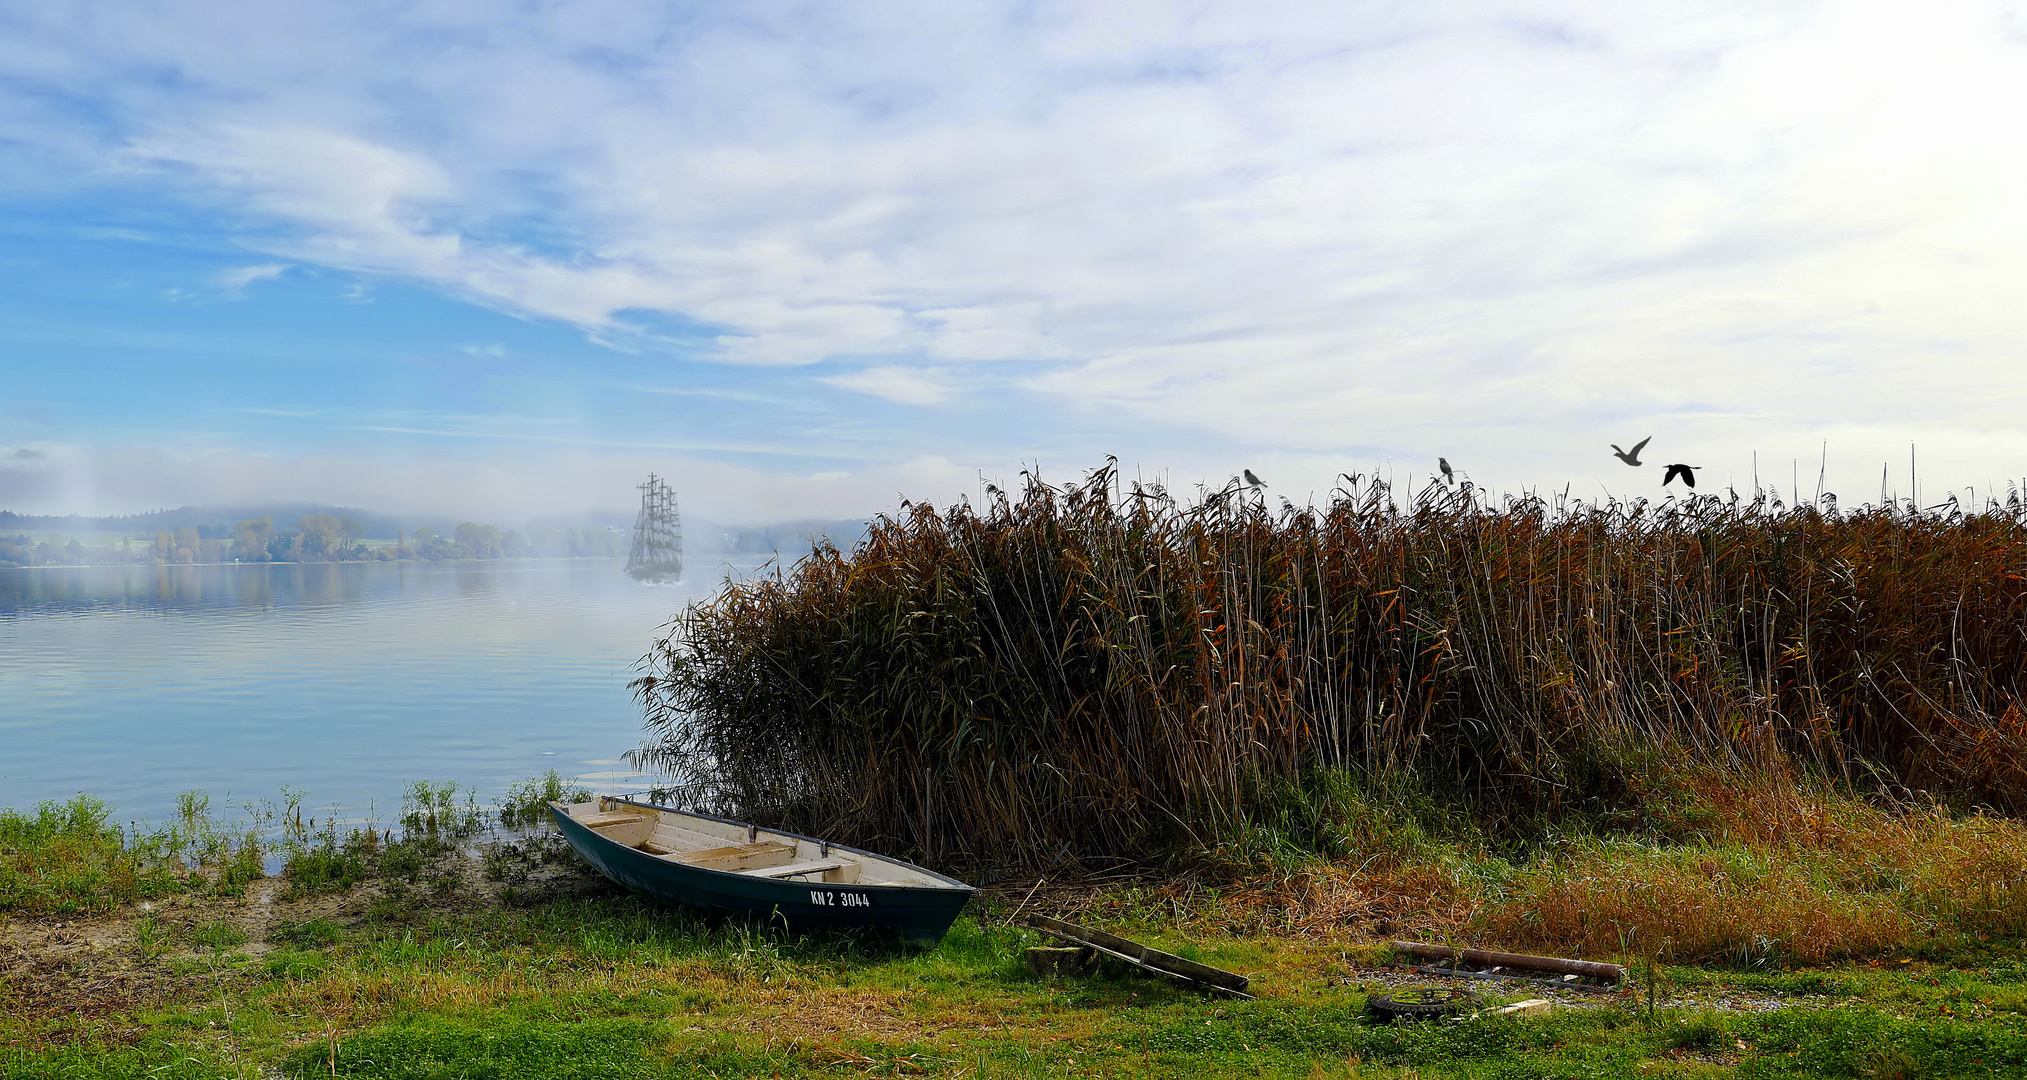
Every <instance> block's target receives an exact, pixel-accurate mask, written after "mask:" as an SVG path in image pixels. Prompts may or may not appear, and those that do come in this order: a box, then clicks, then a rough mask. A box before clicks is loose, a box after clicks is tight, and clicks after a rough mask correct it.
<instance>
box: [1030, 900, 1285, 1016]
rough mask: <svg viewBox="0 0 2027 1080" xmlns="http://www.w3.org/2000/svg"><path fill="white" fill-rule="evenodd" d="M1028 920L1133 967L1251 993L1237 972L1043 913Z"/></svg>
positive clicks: (1246, 995)
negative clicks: (1200, 962) (1184, 957)
mask: <svg viewBox="0 0 2027 1080" xmlns="http://www.w3.org/2000/svg"><path fill="white" fill-rule="evenodd" d="M1028 924H1029V925H1031V926H1033V927H1035V928H1036V929H1038V930H1040V931H1042V932H1043V933H1045V934H1048V935H1050V936H1052V937H1057V938H1061V939H1063V940H1064V941H1071V942H1075V943H1077V944H1078V945H1088V946H1090V947H1091V948H1094V949H1097V950H1098V951H1099V952H1102V953H1104V954H1105V955H1107V956H1110V957H1113V958H1115V959H1119V960H1124V961H1126V962H1127V963H1129V964H1132V965H1133V966H1134V967H1137V968H1142V969H1144V970H1147V971H1152V972H1154V973H1156V974H1158V975H1167V976H1169V977H1171V978H1176V979H1181V980H1183V981H1184V982H1189V983H1195V984H1197V985H1200V986H1203V987H1206V988H1209V989H1212V990H1217V991H1219V992H1221V993H1226V994H1231V995H1233V996H1235V997H1242V998H1249V999H1250V998H1251V997H1252V996H1253V995H1251V994H1249V993H1247V992H1246V988H1247V987H1248V986H1250V985H1252V981H1251V980H1249V979H1247V978H1246V977H1245V976H1244V975H1240V974H1238V973H1237V972H1233V971H1225V970H1223V969H1222V968H1214V967H1211V966H1210V965H1209V964H1199V963H1197V962H1196V961H1194V960H1185V959H1183V958H1182V957H1180V956H1177V955H1175V954H1174V953H1165V952H1162V951H1161V950H1160V949H1150V948H1148V947H1147V946H1145V945H1142V944H1141V943H1139V942H1137V941H1133V940H1131V939H1129V938H1123V937H1120V936H1119V935H1117V934H1108V933H1106V932H1105V931H1103V930H1094V929H1092V928H1091V927H1088V926H1079V925H1077V924H1076V923H1073V922H1064V921H1063V920H1061V919H1051V918H1049V917H1048V916H1046V915H1031V916H1029V917H1028Z"/></svg>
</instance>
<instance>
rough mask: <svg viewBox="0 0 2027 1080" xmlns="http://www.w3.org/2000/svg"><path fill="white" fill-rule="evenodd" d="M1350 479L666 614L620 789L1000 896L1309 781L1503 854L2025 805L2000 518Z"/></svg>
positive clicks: (908, 549) (1116, 511) (815, 570)
mask: <svg viewBox="0 0 2027 1080" xmlns="http://www.w3.org/2000/svg"><path fill="white" fill-rule="evenodd" d="M1024 475H1025V474H1024ZM1343 480H1344V485H1343V487H1342V488H1340V489H1339V490H1338V491H1336V492H1334V493H1333V497H1332V498H1331V500H1330V501H1329V503H1328V504H1327V505H1325V506H1323V507H1321V508H1306V507H1294V506H1290V505H1288V504H1286V503H1285V502H1284V503H1283V505H1282V507H1281V508H1280V509H1279V510H1273V509H1270V508H1269V507H1268V506H1267V505H1266V503H1265V501H1264V500H1262V499H1260V498H1258V497H1257V496H1252V495H1248V494H1247V493H1245V492H1242V491H1240V490H1238V489H1237V488H1231V489H1227V490H1225V491H1220V492H1209V493H1207V494H1206V495H1205V496H1204V497H1203V498H1202V499H1201V500H1199V501H1197V502H1195V503H1192V504H1187V505H1186V504H1184V503H1183V502H1182V501H1179V500H1177V499H1175V498H1173V497H1172V496H1171V495H1170V494H1169V493H1167V492H1166V491H1164V490H1162V489H1161V488H1159V487H1157V486H1153V485H1146V484H1139V483H1128V484H1124V485H1122V484H1121V482H1120V479H1119V477H1118V476H1117V475H1116V472H1115V471H1114V469H1113V468H1112V467H1110V466H1108V467H1106V468H1102V469H1099V470H1096V471H1095V472H1093V473H1091V474H1089V475H1088V476H1087V477H1086V478H1085V479H1084V481H1083V482H1082V483H1078V484H1073V485H1068V486H1063V487H1055V486H1051V485H1049V484H1046V483H1044V482H1042V481H1041V480H1040V479H1039V478H1038V477H1036V476H1033V475H1026V483H1025V486H1024V488H1023V490H1022V491H1021V492H1020V493H1019V494H1018V496H1017V497H1012V498H1009V497H1008V496H1006V495H1004V494H1000V493H996V492H995V493H994V494H993V496H992V497H991V498H990V499H989V500H988V501H987V502H986V504H985V505H984V506H983V507H982V508H977V509H975V508H973V507H971V506H969V505H965V504H960V505H957V506H953V507H949V508H946V509H943V510H940V511H939V510H937V509H934V508H932V507H930V506H927V505H922V504H916V505H912V506H908V505H905V504H904V508H903V510H902V511H901V513H900V514H899V515H898V516H895V517H892V518H882V519H880V520H879V521H877V522H875V523H874V525H873V527H872V529H871V531H870V534H869V536H868V537H867V539H866V540H865V542H864V543H863V544H861V545H859V546H858V547H856V548H855V549H853V550H852V551H851V552H850V553H849V554H847V553H844V552H840V551H838V550H837V549H835V548H833V547H829V546H819V547H817V548H816V549H815V550H814V551H812V552H811V553H810V554H809V555H808V556H807V557H806V558H804V559H802V560H801V561H799V562H798V563H796V564H795V565H794V566H793V567H792V568H791V569H789V570H787V571H786V572H777V573H776V574H774V575H773V576H769V577H763V578H759V579H754V580H748V581H745V582H741V583H737V584H733V585H731V586H729V587H728V588H726V589H725V590H724V591H723V592H722V593H721V594H719V595H718V596H717V597H715V598H714V599H712V600H711V601H709V602H707V603H704V604H701V605H699V606H696V607H694V608H692V609H690V610H689V611H687V612H686V613H685V614H683V615H682V616H681V617H680V618H679V619H678V620H677V622H676V624H675V625H674V628H673V630H672V632H671V633H670V634H669V636H668V637H666V638H665V639H663V640H661V641H659V642H658V643H657V644H656V646H655V649H654V651H653V652H652V653H651V654H650V655H649V656H648V657H647V658H646V660H645V665H646V675H645V676H644V677H643V678H641V679H640V680H638V681H637V682H636V684H635V690H636V694H637V696H638V699H639V700H640V702H641V704H642V706H643V708H644V710H645V714H646V722H647V726H648V730H649V732H650V739H649V741H648V742H647V744H646V745H644V746H643V747H641V748H640V749H639V750H637V751H635V752H634V753H633V754H632V755H631V756H632V758H633V760H634V761H635V762H636V763H637V764H642V765H646V766H651V767H656V768H659V769H662V770H665V771H667V772H668V773H670V774H671V775H673V776H674V777H675V778H677V779H678V780H679V781H680V782H681V785H682V790H683V791H685V792H686V793H687V796H688V798H689V799H690V800H691V801H692V802H693V803H694V804H695V805H698V806H700V807H704V808H709V809H715V810H718V811H720V812H725V813H730V814H733V815H736V816H740V817H745V818H749V819H756V820H761V821H766V822H769V823H775V824H780V825H783V826H785V827H789V828H798V829H802V830H804V831H814V832H820V833H822V834H824V835H827V836H830V837H834V838H837V839H840V840H847V841H851V842H858V843H863V844H867V845H871V846H877V847H883V848H887V849H892V850H904V851H909V852H913V853H915V854H917V855H919V856H921V857H924V858H927V859H931V860H934V861H936V862H937V863H939V864H961V865H971V866H1002V867H1009V868H1020V869H1026V870H1036V869H1039V868H1043V867H1047V866H1051V865H1055V864H1058V863H1060V862H1062V861H1064V860H1069V859H1078V860H1086V861H1087V862H1088V861H1090V860H1124V861H1128V862H1138V863H1145V862H1148V861H1150V860H1154V859H1157V858H1160V857H1163V856H1165V855H1167V854H1170V853H1174V852H1177V851H1182V850H1202V849H1203V848H1204V847H1205V846H1206V845H1208V844H1210V843H1212V842H1213V841H1214V840H1215V839H1216V838H1217V837H1220V836H1225V835H1229V831H1230V829H1231V827H1232V826H1234V825H1238V824H1242V823H1243V822H1244V821H1246V820H1247V817H1248V815H1249V814H1251V813H1252V812H1253V807H1254V805H1255V804H1256V803H1257V799H1258V794H1259V792H1260V791H1261V790H1262V783H1261V782H1262V781H1263V780H1266V781H1271V782H1281V783H1283V784H1284V785H1285V783H1286V782H1288V781H1290V780H1292V779H1293V778H1297V777H1300V776H1303V775H1305V774H1311V773H1313V772H1314V771H1316V770H1342V771H1346V772H1349V773H1352V774H1356V775H1359V776H1362V777H1367V778H1372V779H1375V780H1385V779H1387V778H1402V777H1408V778H1414V779H1415V780H1416V781H1417V782H1418V783H1419V784H1420V785H1422V786H1423V787H1424V788H1425V789H1430V790H1439V791H1443V792H1447V793H1450V794H1452V795H1454V796H1456V797H1457V798H1458V799H1460V800H1461V801H1462V802H1464V803H1466V804H1468V805H1470V806H1472V807H1473V808H1474V809H1475V810H1476V811H1477V812H1478V813H1479V814H1481V815H1486V816H1487V817H1488V819H1489V820H1495V821H1505V822H1509V823H1510V822H1521V821H1527V820H1535V821H1539V820H1545V819H1547V818H1554V817H1557V816H1560V815H1564V814H1568V813H1572V812H1584V811H1586V810H1587V808H1595V807H1596V806H1598V805H1603V804H1606V803H1610V802H1612V801H1613V800H1614V799H1622V798H1624V797H1626V796H1627V793H1628V792H1632V793H1634V794H1635V795H1637V792H1638V790H1639V777H1640V776H1641V775H1643V772H1642V770H1643V768H1644V766H1643V765H1642V764H1641V763H1642V762H1651V761H1652V760H1654V759H1655V755H1656V754H1657V753H1658V754H1661V755H1664V756H1668V757H1670V758H1671V760H1672V759H1678V758H1683V757H1685V756H1686V758H1687V759H1692V760H1698V761H1704V762H1707V763H1709V764H1711V765H1713V766H1718V767H1721V768H1724V769H1728V770H1730V769H1759V770H1774V771H1777V772H1778V771H1781V770H1789V771H1792V770H1795V769H1801V770H1806V771H1809V772H1812V773H1814V774H1817V775H1819V776H1821V777H1824V778H1826V779H1829V780H1831V781H1834V782H1837V783H1840V784H1843V785H1846V786H1848V787H1850V788H1852V789H1856V790H1880V789H1885V790H1887V791H1889V792H1895V793H1899V794H1905V793H1906V792H1907V791H1908V790H1910V789H1919V790H1923V791H1929V792H1936V793H1942V794H1944V795H1946V796H1947V797H1951V798H1957V799H1960V800H1965V801H1968V802H1972V803H1979V804H1985V805H1990V806H1993V807H1996V808H1999V809H2003V810H2011V811H2017V810H2019V809H2021V808H2022V807H2023V806H2027V765H2023V762H2027V754H2023V752H2027V706H2023V704H2022V685H2021V677H2022V664H2023V660H2027V527H2023V519H2022V517H2021V515H2020V514H2019V512H2018V511H2017V510H2008V509H2005V508H2000V507H1996V506H1994V507H1991V508H1989V509H1988V511H1987V512H1984V513H1966V512H1963V511H1960V510H1958V509H1955V508H1954V507H1952V508H1949V509H1946V510H1932V511H1917V510H1912V509H1908V508H1903V507H1868V508H1861V509H1858V510H1855V511H1848V512H1839V511H1837V510H1836V509H1835V508H1834V506H1832V507H1829V508H1827V509H1819V508H1817V507H1815V506H1810V505H1803V506H1797V507H1782V506H1780V505H1779V503H1778V502H1775V501H1771V500H1768V499H1764V498H1762V499H1758V500H1755V501H1752V502H1747V501H1745V500H1743V499H1740V498H1738V497H1736V496H1734V497H1732V498H1730V499H1720V498H1717V497H1712V496H1701V497H1694V498H1690V499H1687V500H1683V501H1673V500H1671V501H1668V502H1665V503H1662V504H1659V505H1653V504H1649V503H1646V502H1644V501H1636V502H1632V503H1623V502H1613V501H1607V502H1602V503H1589V502H1581V501H1574V502H1573V501H1566V500H1554V501H1550V500H1544V499H1541V498H1535V497H1508V498H1503V499H1497V500H1495V499H1493V498H1490V497H1487V496H1485V495H1484V494H1482V493H1480V492H1476V491H1473V490H1472V489H1470V488H1469V486H1468V485H1466V486H1463V487H1460V488H1454V489H1453V488H1449V487H1446V486H1443V485H1440V484H1432V485H1430V486H1429V487H1428V488H1426V489H1424V490H1423V491H1421V492H1419V493H1416V494H1415V495H1413V496H1412V497H1411V498H1406V499H1397V497H1396V495H1395V493H1394V492H1393V491H1392V490H1391V489H1390V488H1389V487H1388V486H1387V485H1386V484H1384V483H1382V482H1379V481H1378V480H1375V479H1371V478H1364V477H1353V476H1346V477H1344V478H1343Z"/></svg>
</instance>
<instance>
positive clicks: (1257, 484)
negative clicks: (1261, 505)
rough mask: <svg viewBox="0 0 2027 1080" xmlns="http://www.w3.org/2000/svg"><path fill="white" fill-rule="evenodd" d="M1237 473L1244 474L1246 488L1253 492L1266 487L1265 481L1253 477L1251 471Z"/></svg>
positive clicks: (1245, 470) (1242, 470) (1244, 470)
mask: <svg viewBox="0 0 2027 1080" xmlns="http://www.w3.org/2000/svg"><path fill="white" fill-rule="evenodd" d="M1239 471H1240V472H1242V473H1245V474H1246V486H1247V487H1249V488H1251V489H1253V490H1254V491H1258V490H1260V489H1261V488H1263V487H1266V486H1267V482H1266V481H1265V480H1262V479H1260V478H1259V477H1257V476H1254V475H1253V470H1251V469H1240V470H1239Z"/></svg>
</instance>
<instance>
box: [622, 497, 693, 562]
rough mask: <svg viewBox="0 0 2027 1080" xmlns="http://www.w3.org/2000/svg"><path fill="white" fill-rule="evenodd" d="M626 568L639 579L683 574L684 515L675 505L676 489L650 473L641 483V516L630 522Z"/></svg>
mask: <svg viewBox="0 0 2027 1080" xmlns="http://www.w3.org/2000/svg"><path fill="white" fill-rule="evenodd" d="M626 572H627V573H629V574H632V575H633V576H634V577H636V578H639V579H640V580H642V581H674V580H676V579H677V578H679V577H682V576H683V515H682V512H681V511H679V510H677V509H676V491H675V489H674V488H672V487H670V486H669V485H668V481H666V480H663V479H662V478H661V477H659V476H656V475H655V474H653V473H649V474H648V482H647V483H645V484H642V485H640V516H639V517H637V518H635V519H634V522H633V551H632V552H631V553H630V554H628V555H627V557H626Z"/></svg>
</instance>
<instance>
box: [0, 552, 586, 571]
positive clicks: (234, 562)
mask: <svg viewBox="0 0 2027 1080" xmlns="http://www.w3.org/2000/svg"><path fill="white" fill-rule="evenodd" d="M624 558H626V556H624V555H509V556H502V557H500V558H497V559H473V558H464V559H418V558H413V557H410V558H406V559H313V560H308V561H304V560H298V559H287V560H271V561H267V562H249V561H247V560H244V559H227V560H225V561H223V562H187V563H186V562H141V561H138V560H136V561H134V562H115V563H105V562H100V563H35V564H32V565H28V566H13V565H6V566H0V570H106V569H116V568H125V567H139V568H145V569H151V570H180V569H195V568H197V567H200V566H391V565H404V564H420V565H424V566H437V565H440V564H443V563H529V562H591V561H594V560H597V561H604V562H619V561H621V560H623V559H624Z"/></svg>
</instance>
